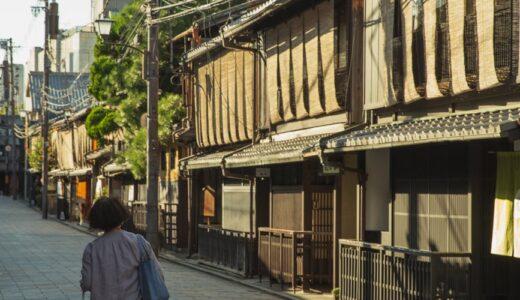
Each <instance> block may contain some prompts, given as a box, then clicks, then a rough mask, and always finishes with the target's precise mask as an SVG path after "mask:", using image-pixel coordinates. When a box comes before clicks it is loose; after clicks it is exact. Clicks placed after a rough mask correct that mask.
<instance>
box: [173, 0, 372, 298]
mask: <svg viewBox="0 0 520 300" xmlns="http://www.w3.org/2000/svg"><path fill="white" fill-rule="evenodd" d="M352 16H358V18H357V19H355V18H353V17H352ZM361 16H362V5H354V4H352V3H350V2H333V1H311V2H307V1H265V2H264V3H263V4H261V5H259V6H258V7H256V8H254V9H251V10H250V11H248V12H247V13H245V14H243V15H242V16H241V17H240V18H237V19H236V20H235V21H234V22H230V23H228V24H227V25H226V26H224V27H222V28H220V30H219V32H220V34H219V35H218V36H216V37H214V38H213V39H211V40H210V41H207V42H206V43H203V44H201V45H199V46H197V47H195V48H194V49H192V50H191V51H189V52H187V53H186V56H185V61H186V62H187V63H188V64H189V67H190V70H191V71H192V72H191V75H188V76H187V78H186V79H185V86H186V89H185V91H186V95H185V96H186V99H187V105H188V107H189V108H191V110H190V112H191V114H190V117H191V120H192V124H193V127H194V129H195V137H196V142H195V143H194V145H193V155H192V156H191V157H188V158H185V159H183V160H182V161H181V166H182V168H183V169H184V170H186V173H187V176H188V180H189V182H188V184H189V189H188V195H189V196H188V199H189V201H190V205H191V211H192V214H191V218H192V222H191V226H192V227H191V232H192V241H191V242H192V244H191V245H192V247H193V249H197V251H198V254H199V256H200V257H201V258H202V259H203V260H206V261H209V262H211V263H213V264H214V265H218V266H221V267H225V268H228V269H232V270H235V271H238V272H240V273H243V274H247V275H251V274H257V273H258V274H259V275H261V276H268V277H269V278H270V280H276V281H278V282H279V283H281V284H283V283H289V284H292V287H293V288H297V287H299V286H303V287H304V288H307V287H309V286H314V287H325V288H326V289H328V287H330V286H332V269H333V251H332V249H333V248H332V246H333V239H332V238H333V227H334V224H333V222H334V218H333V216H334V215H333V208H334V207H333V205H334V199H335V197H336V178H335V177H334V176H329V175H327V174H325V173H324V172H323V170H322V168H321V163H320V157H319V156H318V155H317V154H318V153H317V152H316V153H314V154H311V155H308V156H307V157H305V156H304V155H303V154H304V150H305V149H307V148H309V147H312V146H314V145H315V144H317V143H318V142H319V141H320V139H322V138H324V137H326V136H331V135H333V134H336V133H338V132H342V131H344V130H345V128H350V127H353V126H355V125H356V124H359V123H361V122H362V119H361V109H362V107H361V95H362V94H361V92H362V85H360V81H358V80H354V77H353V76H350V74H349V72H348V67H349V66H351V65H352V66H354V68H355V71H356V72H358V75H359V72H362V61H361V60H360V59H359V57H361V54H362V52H361V49H362V48H361V45H362V44H361V43H354V42H353V39H354V36H355V35H356V33H357V34H359V32H361V28H362V27H361V26H362V22H361V21H362V18H361ZM355 20H357V21H355ZM197 224H198V225H197ZM196 225H197V228H195V226H196ZM195 233H196V234H195ZM236 253H238V254H236Z"/></svg>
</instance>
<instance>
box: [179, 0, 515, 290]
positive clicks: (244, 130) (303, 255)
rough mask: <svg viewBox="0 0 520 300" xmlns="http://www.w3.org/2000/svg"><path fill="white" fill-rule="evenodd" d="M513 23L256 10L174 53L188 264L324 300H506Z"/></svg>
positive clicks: (447, 10)
mask: <svg viewBox="0 0 520 300" xmlns="http://www.w3.org/2000/svg"><path fill="white" fill-rule="evenodd" d="M518 16H519V12H518V3H517V1H509V0H508V1H480V0H468V1H451V0H446V1H424V2H423V1H392V0H385V1H369V0H367V1H334V2H332V1H289V0H287V1H275V0H272V1H265V2H264V3H263V4H261V5H259V6H258V7H256V8H254V9H251V10H249V11H247V12H246V13H244V14H243V15H242V16H241V17H240V18H237V19H236V20H234V21H230V22H228V24H227V25H226V26H224V27H222V28H220V29H219V30H217V31H215V30H214V31H213V36H205V38H206V40H207V41H206V42H205V43H202V44H200V45H196V47H193V48H192V49H191V50H190V51H188V52H187V53H186V55H185V62H186V67H187V70H188V74H187V75H186V76H185V79H184V86H185V99H186V105H187V107H188V109H189V111H190V114H189V117H190V126H191V128H194V133H195V140H194V142H193V143H192V144H191V151H192V152H191V153H190V154H191V156H189V157H187V158H185V159H183V160H181V166H182V168H183V169H184V170H185V171H186V172H185V173H186V176H187V178H188V189H187V198H188V201H189V206H190V212H191V214H190V221H191V222H190V226H191V227H190V232H191V240H190V246H191V247H192V249H193V252H195V251H197V252H198V253H199V256H200V257H201V258H202V259H203V260H206V261H209V262H211V263H213V264H215V265H219V266H223V267H226V268H230V269H233V270H237V271H239V272H242V273H246V274H253V273H259V275H260V276H262V277H265V276H268V277H269V279H270V280H276V281H278V282H280V283H284V282H285V283H290V284H292V286H293V287H295V286H297V285H300V284H301V285H302V286H303V287H304V288H305V287H307V286H309V285H312V286H315V287H320V286H327V285H329V286H335V287H339V290H340V296H341V298H342V299H372V298H389V297H395V298H449V297H454V298H497V297H498V298H509V299H514V298H516V297H518V294H519V290H518V285H515V284H514V278H516V277H517V276H518V272H519V271H520V265H519V262H518V260H517V259H514V258H512V257H511V256H513V255H516V254H515V253H518V249H520V246H517V248H518V249H517V248H515V245H516V244H515V243H517V241H518V239H517V237H516V233H515V231H514V229H515V228H516V227H515V225H514V224H516V223H514V222H513V216H514V214H513V210H514V209H515V204H513V203H514V201H513V200H514V198H515V194H516V192H517V190H518V188H520V184H518V182H519V180H520V177H519V175H518V174H517V171H515V170H516V167H515V166H517V163H518V160H519V158H518V157H519V155H518V154H517V153H514V152H513V151H514V150H515V147H514V145H515V144H516V150H518V149H519V145H518V144H519V142H518V139H519V138H518V137H519V125H518V124H519V123H518V122H519V119H520V102H519V100H520V99H519V98H518V90H519V89H518V85H517V83H518V82H519V80H518V76H519V75H518V64H519V39H518V32H519V30H518ZM208 32H210V33H211V32H212V31H208ZM216 32H218V34H216ZM194 40H197V39H195V38H194ZM517 230H520V229H517ZM253 245H255V246H253ZM253 248H255V250H253ZM230 253H232V254H230ZM235 253H239V254H238V255H236V254H235ZM255 261H256V262H258V263H257V264H255ZM254 266H257V268H255V267H254Z"/></svg>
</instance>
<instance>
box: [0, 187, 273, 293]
mask: <svg viewBox="0 0 520 300" xmlns="http://www.w3.org/2000/svg"><path fill="white" fill-rule="evenodd" d="M92 239H93V237H91V236H89V235H86V234H83V233H80V232H78V231H76V230H74V229H71V228H69V227H66V226H64V225H62V224H59V223H57V222H55V221H52V220H47V221H44V220H42V219H41V217H40V215H39V214H38V213H37V212H35V211H34V210H32V209H30V208H27V207H26V206H24V205H23V204H21V203H18V202H15V201H13V200H11V199H9V198H5V197H4V198H2V197H0V299H5V300H11V299H53V300H54V299H56V300H58V299H81V293H80V290H79V278H80V269H81V255H82V253H83V248H84V247H85V245H86V244H87V243H88V242H90V241H91V240H92ZM161 264H162V267H163V270H164V273H165V277H166V281H167V285H168V288H169V290H170V293H171V294H172V298H173V299H175V300H182V299H225V300H231V299H237V300H238V299H273V296H270V295H266V294H263V293H261V292H259V291H256V290H251V289H247V288H245V287H243V286H241V285H238V284H235V283H232V282H228V281H225V280H222V279H219V278H216V277H213V276H210V275H207V274H205V273H201V272H198V271H195V270H192V269H189V268H186V267H183V266H179V265H176V264H172V263H168V262H166V261H161Z"/></svg>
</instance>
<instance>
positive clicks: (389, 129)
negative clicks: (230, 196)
mask: <svg viewBox="0 0 520 300" xmlns="http://www.w3.org/2000/svg"><path fill="white" fill-rule="evenodd" d="M519 118H520V108H518V107H516V108H504V109H497V110H490V111H477V112H466V113H456V114H451V115H446V116H439V117H425V118H417V119H411V120H407V121H401V122H393V123H389V124H381V125H373V126H369V127H367V128H365V129H362V130H358V131H353V132H349V133H345V134H344V135H339V136H335V137H333V138H330V139H328V140H326V141H325V143H324V145H323V146H324V148H325V152H337V151H357V150H367V149H373V148H388V147H396V146H406V145H413V144H425V143H432V142H446V141H462V140H476V139H488V138H497V137H501V136H504V130H505V127H506V125H508V124H512V123H516V122H518V119H519Z"/></svg>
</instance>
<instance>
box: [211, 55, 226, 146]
mask: <svg viewBox="0 0 520 300" xmlns="http://www.w3.org/2000/svg"><path fill="white" fill-rule="evenodd" d="M221 65H222V58H219V59H217V60H215V61H214V62H213V68H214V84H215V97H214V102H215V111H214V115H215V135H216V142H217V144H218V145H222V144H223V143H224V141H223V138H222V72H221Z"/></svg>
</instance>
